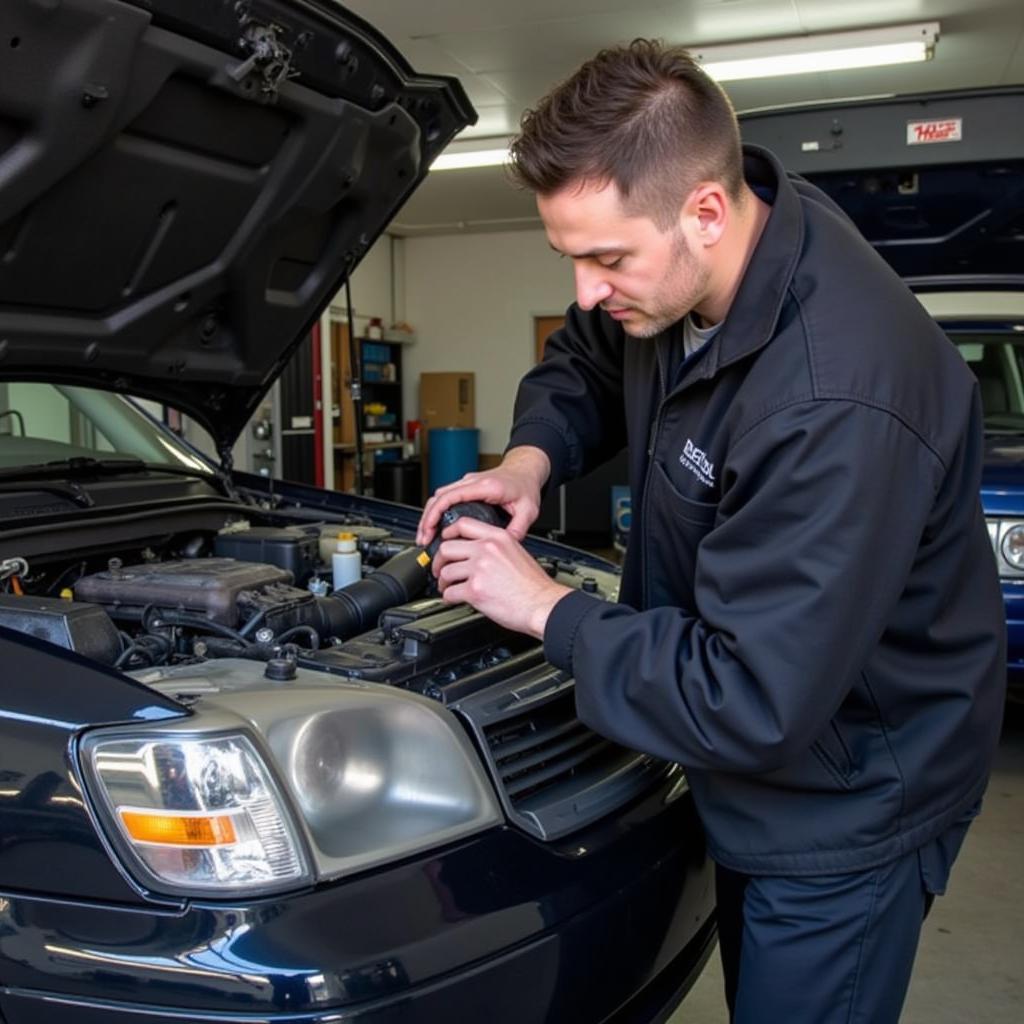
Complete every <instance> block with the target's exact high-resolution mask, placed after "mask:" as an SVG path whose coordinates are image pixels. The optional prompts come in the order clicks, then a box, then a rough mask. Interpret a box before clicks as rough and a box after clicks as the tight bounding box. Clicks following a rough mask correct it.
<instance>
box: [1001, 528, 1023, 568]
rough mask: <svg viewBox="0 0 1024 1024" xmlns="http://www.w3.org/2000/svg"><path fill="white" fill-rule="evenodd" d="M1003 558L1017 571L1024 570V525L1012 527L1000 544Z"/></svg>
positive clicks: (1005, 533)
mask: <svg viewBox="0 0 1024 1024" xmlns="http://www.w3.org/2000/svg"><path fill="white" fill-rule="evenodd" d="M1000 548H1001V550H1002V555H1003V558H1005V559H1006V561H1007V562H1009V563H1010V565H1012V566H1013V567H1014V568H1015V569H1022V570H1024V525H1021V524H1017V525H1016V526H1011V527H1009V529H1007V530H1005V531H1004V533H1003V538H1002V541H1001V542H1000Z"/></svg>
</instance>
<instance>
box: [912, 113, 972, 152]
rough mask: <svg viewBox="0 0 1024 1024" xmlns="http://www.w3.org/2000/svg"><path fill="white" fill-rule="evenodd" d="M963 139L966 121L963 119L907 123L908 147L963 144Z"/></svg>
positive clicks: (951, 118)
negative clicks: (940, 143) (934, 143)
mask: <svg viewBox="0 0 1024 1024" xmlns="http://www.w3.org/2000/svg"><path fill="white" fill-rule="evenodd" d="M963 137H964V119H963V118H962V117H947V118H943V119H941V120H936V121H908V122H907V145H908V146H926V145H931V143H933V142H962V141H963Z"/></svg>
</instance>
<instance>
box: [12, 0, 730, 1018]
mask: <svg viewBox="0 0 1024 1024" xmlns="http://www.w3.org/2000/svg"><path fill="white" fill-rule="evenodd" d="M0 37H2V38H3V40H4V42H3V47H4V57H3V66H2V73H0V154H2V155H0V253H2V254H3V258H2V260H0V653H2V655H3V660H4V671H3V681H2V684H0V1024H107V1022H109V1024H156V1022H157V1021H160V1022H166V1021H177V1020H188V1021H193V1022H197V1024H214V1022H216V1024H231V1022H238V1024H242V1022H245V1024H255V1022H257V1021H258V1022H273V1021H277V1020H280V1021H287V1022H288V1024H300V1022H301V1024H327V1022H333V1021H339V1020H344V1021H347V1022H352V1024H393V1022H394V1024H397V1022H399V1021H401V1022H402V1024H436V1022H437V1021H442V1020H448V1019H449V1018H452V1017H456V1016H457V1017H458V1019H460V1020H462V1021H465V1022H467V1024H472V1022H478V1021H486V1022H487V1024H505V1022H508V1024H512V1022H515V1024H530V1022H537V1024H539V1022H541V1021H573V1022H575V1024H598V1022H605V1024H641V1022H644V1024H646V1022H653V1021H660V1020H663V1019H664V1018H665V1017H666V1016H667V1015H668V1014H669V1013H671V1011H672V1009H673V1008H674V1007H675V1006H676V1005H677V1004H678V1002H679V1001H680V999H681V998H682V996H683V994H684V993H685V992H686V990H687V988H688V987H689V985H690V984H691V983H692V981H693V980H694V978H695V977H696V975H697V973H698V972H699V970H700V969H701V967H702V966H703V963H704V962H705V960H706V958H707V956H708V955H709V953H710V952H711V950H712V948H713V945H714V941H715V918H714V893H713V874H712V869H711V865H710V862H709V860H708V857H707V853H706V850H705V844H704V839H703V834H702V832H701V829H700V825H699V823H698V821H697V818H696V815H695V812H694V808H693V802H692V798H691V796H690V793H689V790H688V787H687V784H686V779H685V777H684V776H683V774H682V772H681V771H680V769H679V768H678V767H677V766H674V765H671V764H665V763H662V762H658V761H656V760H655V759H653V758H650V757H647V756H644V755H642V754H638V753H636V752H634V751H630V750H625V749H623V748H620V747H617V746H615V745H614V744H612V743H609V742H607V741H605V740H603V739H602V738H601V737H598V736H596V735H595V734H593V733H591V732H590V731H589V730H588V729H586V728H585V727H584V726H583V725H582V724H581V723H580V722H579V721H578V720H577V718H576V715H575V704H574V698H573V692H574V690H573V687H574V683H573V680H572V679H570V678H566V677H565V675H564V674H563V673H561V672H560V671H558V670H557V669H554V668H553V667H552V666H551V665H549V664H547V663H546V662H545V660H544V656H543V650H542V647H541V645H540V644H538V643H536V642H534V641H532V640H530V639H528V638H526V637H523V636H521V635H518V634H511V633H508V632H506V631H504V630H502V629H500V628H498V627H497V626H496V625H495V624H494V623H492V622H490V621H489V620H487V619H486V618H484V617H483V616H481V615H479V614H478V613H476V612H474V611H473V610H472V609H470V608H468V607H465V606H463V607H449V606H447V605H445V604H444V603H443V602H442V601H440V600H439V599H438V598H437V597H436V596H434V595H433V594H432V593H431V591H430V583H431V579H430V574H429V570H428V568H426V567H425V566H424V564H423V560H424V559H423V554H424V553H423V552H421V551H420V550H419V549H417V548H416V547H415V544H414V536H415V528H416V523H417V520H418V517H419V516H418V512H417V510H415V509H412V508H408V507H405V506H399V505H394V504H390V503H387V502H382V501H374V500H372V499H363V498H358V497H355V496H351V495H344V494H334V493H328V492H325V491H321V490H317V489H316V488H313V487H304V486H300V485H296V484H286V483H273V484H271V483H270V482H269V481H268V480H266V479H265V478H263V477H261V476H258V475H249V474H244V473H239V472H236V471H234V470H233V469H232V465H231V454H230V453H231V448H232V443H233V441H234V440H235V438H236V437H237V436H238V435H239V432H240V431H241V430H242V429H243V428H244V427H245V425H246V423H247V421H248V420H249V419H250V417H251V416H252V415H253V413H254V412H255V410H256V409H257V408H258V407H259V403H260V402H261V400H262V398H263V396H264V395H265V394H266V392H267V390H268V389H269V388H270V387H271V386H272V384H273V382H274V380H275V377H276V376H277V375H278V374H279V373H280V371H281V369H282V367H283V366H284V365H285V363H286V362H287V360H288V358H289V356H290V354H291V353H292V352H293V351H294V350H295V348H296V346H297V345H298V344H299V343H300V342H301V340H302V339H303V337H304V336H305V335H306V334H307V333H308V332H309V330H310V327H311V325H312V324H313V323H315V322H316V320H317V318H318V316H319V314H320V312H321V310H322V309H324V308H325V307H326V305H327V303H328V302H329V300H330V298H331V296H333V295H334V294H335V293H336V292H337V290H338V288H339V286H340V285H341V284H342V283H343V281H344V279H345V278H346V276H347V275H348V274H350V273H351V271H352V269H353V267H355V266H356V265H357V264H358V262H359V260H360V258H361V257H362V255H363V254H364V253H365V252H366V250H367V249H368V248H369V246H370V245H371V243H372V242H373V240H374V239H375V238H376V237H377V235H378V234H379V233H380V232H381V231H382V230H383V228H384V226H385V225H386V223H387V222H388V221H389V219H390V218H391V217H392V216H393V214H394V213H395V212H396V210H397V209H398V207H399V206H400V205H401V203H402V202H403V201H404V200H405V198H407V196H408V195H409V194H410V192H411V191H412V190H413V189H414V188H415V187H416V185H417V184H418V183H419V182H420V181H421V180H422V179H423V177H424V175H425V174H426V171H427V168H428V166H429V164H430V162H431V161H432V160H433V158H434V157H435V156H436V155H437V154H438V153H439V152H440V151H441V150H442V149H443V148H444V146H445V145H446V144H447V142H448V141H449V140H450V139H451V138H452V136H454V135H455V134H456V132H458V131H459V130H460V129H461V128H462V127H463V126H464V125H466V124H467V123H470V122H472V121H473V119H474V118H475V114H474V112H473V110H472V108H471V106H470V105H469V103H468V101H467V99H466V97H465V95H464V93H463V91H462V89H461V87H460V86H459V85H458V83H457V82H455V81H453V80H447V79H441V78H436V77H424V76H419V75H417V74H415V73H414V72H413V70H412V69H411V68H410V67H409V66H408V65H407V64H406V62H405V61H404V60H403V59H402V57H401V55H400V54H399V53H397V52H396V51H395V49H394V48H393V47H392V46H391V45H390V44H389V43H388V42H387V40H385V39H384V38H382V37H381V36H380V35H379V34H378V33H377V32H375V31H374V30H373V29H371V28H370V27H368V26H367V25H365V24H364V23H362V22H360V21H359V20H358V19H356V18H353V17H350V16H348V15H347V14H346V13H345V12H344V11H343V10H342V9H341V8H340V7H338V6H337V5H336V4H334V3H331V2H327V0H258V2H252V3H250V2H244V3H235V2H230V3H209V2H207V0H195V2H190V3H184V2H181V0H65V2H63V3H61V4H39V3H37V2H35V0H8V2H5V3H3V4H2V5H0ZM128 395H133V396H138V397H139V398H142V399H148V400H152V401H155V402H158V403H163V404H165V405H167V406H169V407H171V408H173V409H176V410H179V411H181V412H184V413H185V414H187V415H188V416H189V417H191V418H193V419H194V420H196V421H197V422H198V423H200V424H201V425H202V426H204V427H205V428H206V429H207V430H208V431H209V433H210V434H211V436H212V437H213V438H214V440H215V442H216V445H217V449H218V450H219V451H220V453H221V456H220V461H219V463H215V462H211V461H209V460H208V459H206V458H205V457H204V456H202V455H200V454H198V453H197V452H196V451H195V450H193V449H192V448H190V447H189V446H187V445H185V444H183V443H182V442H181V441H180V440H179V439H178V438H177V437H176V435H175V434H173V433H172V432H171V431H169V430H168V429H166V428H165V427H163V426H162V425H161V424H159V423H157V422H155V421H154V420H153V419H151V418H150V417H149V416H148V415H147V414H146V413H145V412H144V411H143V410H142V408H141V407H140V406H139V405H138V404H136V403H135V402H134V401H132V400H130V399H129V398H128V397H126V396H128ZM467 514H468V513H467ZM339 530H341V531H347V532H349V533H351V534H353V536H354V537H355V540H356V544H357V546H358V548H359V550H360V553H361V557H362V564H363V573H362V578H361V579H359V580H358V581H357V582H355V583H352V584H351V585H349V586H348V587H345V588H343V589H340V590H337V591H335V592H334V593H331V592H330V588H329V587H326V586H325V585H324V582H323V581H324V577H328V578H329V573H330V568H329V567H330V554H331V552H332V550H333V549H334V547H335V541H336V537H337V534H338V532H339ZM530 550H531V551H532V553H533V554H534V555H535V556H536V557H537V558H538V559H539V560H541V561H542V563H543V565H544V566H545V568H546V569H547V571H548V572H549V573H551V574H552V575H553V576H556V577H558V578H559V579H560V580H563V581H565V582H566V583H567V584H569V585H573V586H581V587H586V589H588V590H589V591H592V592H595V593H598V594H602V595H604V596H606V597H607V598H609V599H614V597H615V595H616V593H617V588H618V582H619V579H618V575H617V572H616V570H615V568H614V567H613V566H612V565H610V564H609V563H607V562H604V561H602V560H601V559H596V558H592V557H590V556H588V555H586V554H584V553H582V552H579V551H575V550H573V549H571V548H567V547H564V546H561V545H557V544H551V543H547V542H544V541H542V540H535V541H531V542H530ZM428 557H429V556H428Z"/></svg>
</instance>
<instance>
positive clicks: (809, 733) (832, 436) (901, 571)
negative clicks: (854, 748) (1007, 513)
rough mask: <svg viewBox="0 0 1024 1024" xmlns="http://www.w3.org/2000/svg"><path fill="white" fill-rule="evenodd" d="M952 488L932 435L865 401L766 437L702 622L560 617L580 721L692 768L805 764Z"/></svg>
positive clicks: (717, 534) (725, 503)
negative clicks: (929, 440) (943, 494)
mask: <svg viewBox="0 0 1024 1024" xmlns="http://www.w3.org/2000/svg"><path fill="white" fill-rule="evenodd" d="M943 473H944V467H943V465H942V463H941V461H940V459H939V458H938V456H937V455H936V453H935V452H934V451H933V450H932V449H931V448H930V447H928V446H927V445H926V444H925V443H924V442H923V441H922V440H921V439H920V438H919V437H918V436H917V435H915V434H914V433H912V432H911V431H910V430H909V429H908V428H907V427H906V426H904V425H903V424H902V423H901V422H899V421H898V420H897V419H896V418H895V417H894V416H892V415H890V414H889V413H888V412H886V411H884V410H881V409H878V408H874V407H870V406H867V405H864V404H860V403H858V402H856V401H845V400H828V401H820V400H810V401H806V402H801V403H798V404H794V405H791V406H789V407H787V408H784V409H781V410H779V411H777V412H775V413H773V414H772V415H770V416H768V417H766V418H765V419H763V420H762V421H760V422H758V423H757V424H756V425H755V426H754V427H753V428H752V429H750V430H748V431H747V432H746V433H745V434H744V435H743V437H742V438H740V439H739V440H738V441H737V442H736V443H735V444H734V446H733V448H732V450H731V451H730V453H729V455H728V457H727V458H726V460H725V465H724V466H723V476H722V481H723V497H722V500H721V503H720V505H719V509H718V513H717V518H716V523H715V525H714V527H713V528H712V529H711V531H710V532H709V533H707V534H706V535H705V536H704V537H703V539H702V540H701V542H700V545H699V547H698V551H697V561H696V576H695V605H696V615H694V614H692V613H690V612H687V611H686V610H683V609H681V608H678V607H659V608H654V609H649V610H646V611H636V610H634V609H631V608H628V607H626V606H624V605H615V604H609V603H606V602H602V601H600V600H597V599H595V598H593V597H591V596H590V595H587V594H583V593H578V592H574V593H573V594H571V595H568V596H566V597H565V598H563V599H562V600H561V601H560V602H559V603H558V604H557V605H556V606H555V609H554V611H553V612H552V614H551V616H550V618H549V620H548V624H547V627H546V630H545V636H544V646H545V651H546V654H547V657H548V658H549V660H550V661H552V662H553V663H554V664H556V665H558V666H559V667H561V668H564V669H566V670H567V671H570V672H572V673H573V675H574V676H575V679H576V701H577V709H578V713H579V716H580V718H581V719H582V720H583V721H584V722H585V723H587V724H588V725H589V726H591V727H592V728H593V729H594V730H595V731H597V732H599V733H601V734H603V735H605V736H608V737H610V738H612V739H615V740H617V741H619V742H621V743H623V744H624V745H626V746H629V747H633V748H636V749H640V750H644V751H646V752H648V753H652V754H656V755H659V756H662V757H665V758H668V759H669V760H673V761H678V762H680V763H681V764H683V765H684V766H686V767H690V768H700V769H706V770H718V771H733V772H751V773H753V772H763V771H771V770H774V769H775V768H779V767H781V766H783V765H784V764H786V763H787V762H789V761H790V760H792V759H793V757H794V756H796V755H797V754H799V753H800V751H801V750H802V749H803V748H805V747H807V746H810V744H811V742H812V741H813V740H814V738H815V737H816V736H817V735H818V734H820V732H821V731H822V730H823V729H824V728H825V726H826V725H827V723H828V722H829V720H830V719H831V718H832V717H833V715H834V714H835V713H836V711H837V710H838V708H839V705H840V704H841V703H842V701H843V698H844V696H845V695H846V693H847V691H848V690H849V688H850V686H851V685H852V683H853V681H854V680H855V678H856V676H857V673H858V672H859V671H860V670H861V669H862V668H863V665H864V664H865V663H866V661H867V659H868V657H869V655H870V652H871V650H872V649H873V648H874V646H875V645H876V644H877V643H878V640H879V638H880V637H881V635H882V633H883V631H884V629H885V627H886V624H887V622H888V621H889V619H890V617H891V614H892V610H893V608H894V607H895V605H896V602H897V601H898V599H899V597H900V594H901V593H902V591H903V589H904V586H905V584H906V582H907V578H908V575H909V573H910V570H911V567H912V565H913V562H914V558H915V556H916V553H917V551H918V547H919V544H920V543H921V538H922V534H923V531H924V530H925V525H926V523H927V521H928V515H929V510H930V509H931V508H932V506H933V504H934V501H935V495H936V493H937V491H938V488H939V486H940V484H941V480H942V476H943ZM649 511H650V510H649ZM671 516H672V512H671V510H663V511H661V512H660V518H661V521H662V522H665V521H669V520H670V519H671ZM634 529H636V526H634Z"/></svg>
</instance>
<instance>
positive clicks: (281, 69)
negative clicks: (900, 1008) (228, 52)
mask: <svg viewBox="0 0 1024 1024" xmlns="http://www.w3.org/2000/svg"><path fill="white" fill-rule="evenodd" d="M281 31H283V29H282V28H281V26H280V25H274V24H269V25H260V24H258V23H256V22H250V23H249V24H248V25H246V26H245V34H244V36H243V38H242V40H241V42H242V45H243V46H244V47H245V48H246V49H249V50H251V51H252V52H251V53H250V54H249V56H248V57H246V59H245V60H243V61H242V63H241V64H238V65H236V66H235V67H233V68H231V69H229V70H228V76H229V77H230V78H232V79H233V80H234V81H236V82H239V83H241V82H243V81H244V80H245V79H247V78H248V77H249V75H250V74H252V73H253V72H256V73H257V74H258V76H259V99H260V100H262V101H263V102H264V103H273V102H275V101H276V100H277V92H278V89H280V87H281V83H282V82H285V81H287V80H288V79H289V78H295V77H296V76H297V75H298V74H299V73H298V71H295V70H293V69H292V66H291V65H292V51H291V50H290V49H289V48H288V47H287V46H285V45H284V43H282V42H281V40H280V39H278V38H277V34H278V33H279V32H281ZM245 88H246V89H247V90H251V88H252V86H251V85H249V84H248V83H246V86H245Z"/></svg>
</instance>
